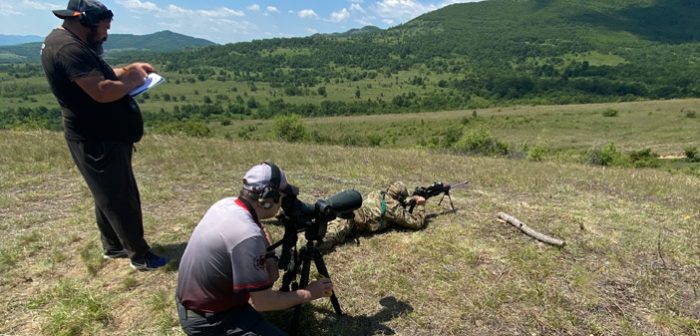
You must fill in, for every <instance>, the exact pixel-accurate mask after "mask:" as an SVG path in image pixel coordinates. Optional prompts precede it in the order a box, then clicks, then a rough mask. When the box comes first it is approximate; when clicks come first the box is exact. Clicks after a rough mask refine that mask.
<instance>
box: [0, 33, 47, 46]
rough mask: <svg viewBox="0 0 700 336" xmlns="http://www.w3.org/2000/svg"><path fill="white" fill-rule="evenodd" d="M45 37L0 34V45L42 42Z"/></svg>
mask: <svg viewBox="0 0 700 336" xmlns="http://www.w3.org/2000/svg"><path fill="white" fill-rule="evenodd" d="M43 39H44V38H43V37H41V36H36V35H5V34H0V46H8V45H15V44H22V43H31V42H41V41H42V40H43Z"/></svg>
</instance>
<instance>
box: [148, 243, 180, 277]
mask: <svg viewBox="0 0 700 336" xmlns="http://www.w3.org/2000/svg"><path fill="white" fill-rule="evenodd" d="M186 247H187V243H174V244H164V245H160V244H154V246H153V250H154V251H156V253H158V254H160V255H161V256H163V257H165V258H167V259H168V264H167V265H166V267H165V269H164V270H165V271H166V272H177V270H178V268H179V267H180V259H182V254H183V253H185V248H186Z"/></svg>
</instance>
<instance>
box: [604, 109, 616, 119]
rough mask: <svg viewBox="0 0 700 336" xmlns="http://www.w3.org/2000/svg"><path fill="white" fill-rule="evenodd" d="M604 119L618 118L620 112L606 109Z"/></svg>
mask: <svg viewBox="0 0 700 336" xmlns="http://www.w3.org/2000/svg"><path fill="white" fill-rule="evenodd" d="M602 114H603V117H617V114H618V111H617V110H615V109H612V108H608V109H605V111H603V112H602Z"/></svg>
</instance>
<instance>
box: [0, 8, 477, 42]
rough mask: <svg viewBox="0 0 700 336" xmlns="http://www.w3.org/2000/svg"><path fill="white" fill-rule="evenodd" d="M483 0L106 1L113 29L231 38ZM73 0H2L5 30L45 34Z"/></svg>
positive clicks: (308, 30) (400, 17)
mask: <svg viewBox="0 0 700 336" xmlns="http://www.w3.org/2000/svg"><path fill="white" fill-rule="evenodd" d="M476 1H479V0H318V1H316V0H314V1H284V0H269V1H252V0H251V1H232V0H229V1H226V0H199V1H182V0H104V1H102V2H103V3H104V4H105V5H106V6H107V7H109V8H110V9H111V10H112V11H113V12H114V15H115V18H114V21H113V22H112V29H111V30H110V33H121V34H137V35H143V34H150V33H154V32H157V31H161V30H166V29H167V30H171V31H174V32H177V33H181V34H185V35H190V36H195V37H200V38H205V39H207V40H210V41H213V42H217V43H231V42H241V41H251V40H254V39H266V38H273V37H299V36H309V35H312V34H315V33H335V32H344V31H347V30H349V29H352V28H361V27H363V26H366V25H374V26H377V27H380V28H388V27H393V26H396V25H398V24H401V23H404V22H407V21H409V20H411V19H413V18H415V17H417V16H419V15H421V14H424V13H426V12H429V11H432V10H436V9H438V8H442V7H444V6H446V5H449V4H452V3H461V2H476ZM67 3H68V1H67V0H62V1H59V0H0V34H6V35H39V36H45V35H46V34H48V32H49V31H50V30H51V29H53V28H54V27H56V26H58V25H59V24H60V23H61V21H60V20H59V19H57V18H56V17H54V16H53V14H52V13H51V10H52V9H65V7H66V4H67Z"/></svg>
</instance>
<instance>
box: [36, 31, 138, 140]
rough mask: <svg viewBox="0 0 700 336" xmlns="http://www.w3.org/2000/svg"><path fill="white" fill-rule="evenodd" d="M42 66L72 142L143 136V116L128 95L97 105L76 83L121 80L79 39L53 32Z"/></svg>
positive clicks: (42, 51)
mask: <svg viewBox="0 0 700 336" xmlns="http://www.w3.org/2000/svg"><path fill="white" fill-rule="evenodd" d="M41 64H42V66H43V67H44V72H45V73H46V78H47V79H48V81H49V85H50V86H51V91H53V94H54V96H56V99H57V100H58V103H59V105H61V110H62V113H63V126H64V129H65V136H66V139H68V140H73V141H95V140H97V141H120V142H137V141H139V140H140V139H141V136H143V117H142V116H141V110H140V109H139V107H138V105H137V104H136V101H134V99H133V98H131V97H130V96H129V95H128V94H127V95H125V96H124V97H122V98H120V99H118V100H116V101H113V102H110V103H98V102H97V101H95V100H94V99H92V98H91V97H90V96H89V95H88V94H87V93H85V91H83V90H82V89H81V88H80V86H78V84H76V83H75V80H76V79H78V78H81V77H85V76H88V75H94V74H98V75H99V74H102V75H103V76H104V78H105V79H110V80H118V78H117V76H116V74H115V73H114V71H113V70H112V67H111V66H109V65H108V64H107V63H106V62H105V61H104V60H103V59H102V57H101V56H99V55H98V54H97V53H95V52H94V51H93V50H92V49H90V47H89V46H88V45H87V44H86V43H85V42H83V41H82V40H80V39H79V38H78V37H77V36H75V35H73V34H72V33H71V32H69V31H67V30H64V29H54V30H53V31H52V32H51V33H50V34H49V36H47V37H46V39H45V40H44V46H43V47H42V50H41Z"/></svg>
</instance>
